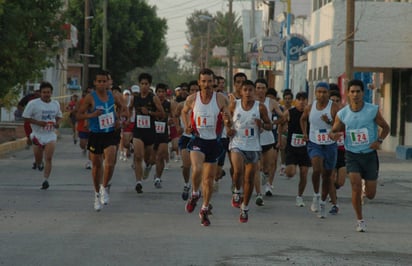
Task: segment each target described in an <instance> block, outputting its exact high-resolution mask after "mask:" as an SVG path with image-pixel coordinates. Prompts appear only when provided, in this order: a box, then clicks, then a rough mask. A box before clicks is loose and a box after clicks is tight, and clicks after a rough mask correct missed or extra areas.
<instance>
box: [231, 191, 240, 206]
mask: <svg viewBox="0 0 412 266" xmlns="http://www.w3.org/2000/svg"><path fill="white" fill-rule="evenodd" d="M241 204H242V197H240V193H233V195H232V207H233V208H240V205H241Z"/></svg>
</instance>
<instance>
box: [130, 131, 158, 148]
mask: <svg viewBox="0 0 412 266" xmlns="http://www.w3.org/2000/svg"><path fill="white" fill-rule="evenodd" d="M133 138H135V139H140V140H141V141H142V142H143V143H144V145H145V146H150V145H153V144H154V143H155V139H156V131H155V129H154V128H148V129H146V128H145V129H141V128H134V129H133Z"/></svg>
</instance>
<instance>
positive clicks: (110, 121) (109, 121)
mask: <svg viewBox="0 0 412 266" xmlns="http://www.w3.org/2000/svg"><path fill="white" fill-rule="evenodd" d="M98 119H99V128H100V129H108V128H112V127H114V121H115V120H114V113H113V112H110V113H107V114H103V115H99V117H98Z"/></svg>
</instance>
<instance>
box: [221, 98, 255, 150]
mask: <svg viewBox="0 0 412 266" xmlns="http://www.w3.org/2000/svg"><path fill="white" fill-rule="evenodd" d="M232 119H233V128H234V130H235V131H236V133H235V135H234V136H233V138H232V139H231V141H230V143H229V149H233V148H238V149H239V150H242V151H261V150H262V149H261V146H260V141H259V127H258V126H257V124H256V121H255V119H260V111H259V101H255V103H254V105H253V107H252V108H251V109H250V110H249V111H245V110H243V108H242V104H241V100H236V107H235V111H234V113H233V117H232Z"/></svg>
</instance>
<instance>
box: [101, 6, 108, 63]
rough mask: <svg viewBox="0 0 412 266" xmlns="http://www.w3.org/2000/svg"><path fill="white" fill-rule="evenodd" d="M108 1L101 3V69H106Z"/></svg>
mask: <svg viewBox="0 0 412 266" xmlns="http://www.w3.org/2000/svg"><path fill="white" fill-rule="evenodd" d="M108 1H109V0H104V1H103V36H102V40H103V45H102V48H103V51H102V57H103V58H102V68H103V69H105V70H106V69H107V68H106V67H107V5H108Z"/></svg>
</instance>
